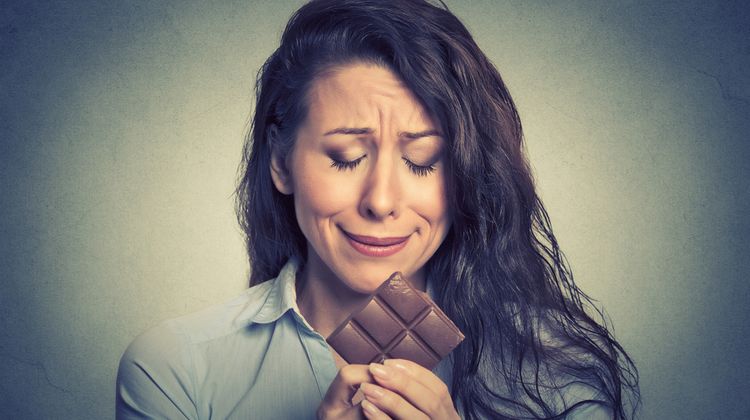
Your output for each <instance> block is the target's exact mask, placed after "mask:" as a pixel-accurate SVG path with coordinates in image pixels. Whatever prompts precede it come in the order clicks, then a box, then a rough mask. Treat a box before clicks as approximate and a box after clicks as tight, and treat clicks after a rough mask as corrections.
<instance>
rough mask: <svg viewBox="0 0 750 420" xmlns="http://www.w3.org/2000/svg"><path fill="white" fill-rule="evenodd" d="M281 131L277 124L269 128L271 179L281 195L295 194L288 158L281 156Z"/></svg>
mask: <svg viewBox="0 0 750 420" xmlns="http://www.w3.org/2000/svg"><path fill="white" fill-rule="evenodd" d="M278 136H279V129H278V127H277V126H276V125H275V124H271V126H270V127H268V143H269V144H270V145H271V179H272V180H273V184H274V185H275V186H276V189H277V190H279V192H280V193H282V194H285V195H289V194H292V193H293V192H294V188H293V183H292V173H291V172H290V171H289V168H288V165H287V159H286V156H281V155H280V154H279V149H278V147H276V145H277V144H278Z"/></svg>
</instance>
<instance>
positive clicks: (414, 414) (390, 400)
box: [361, 383, 429, 420]
mask: <svg viewBox="0 0 750 420" xmlns="http://www.w3.org/2000/svg"><path fill="white" fill-rule="evenodd" d="M361 389H362V392H364V394H365V397H366V399H365V400H364V401H362V402H363V403H364V402H365V401H367V402H370V403H372V404H373V405H375V406H376V407H377V408H378V409H380V410H381V411H383V412H384V413H385V414H387V415H388V416H390V417H392V418H396V419H417V420H419V419H429V417H427V415H426V414H425V413H423V412H422V411H420V410H419V409H418V408H417V407H415V406H413V405H412V404H411V403H409V401H407V400H406V399H404V397H402V396H401V395H399V394H397V393H396V392H393V391H391V390H390V389H387V388H383V387H382V386H378V385H375V384H370V383H363V384H362V388H361ZM362 408H363V410H364V408H365V407H364V406H363V407H362Z"/></svg>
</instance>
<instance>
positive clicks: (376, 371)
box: [370, 363, 390, 379]
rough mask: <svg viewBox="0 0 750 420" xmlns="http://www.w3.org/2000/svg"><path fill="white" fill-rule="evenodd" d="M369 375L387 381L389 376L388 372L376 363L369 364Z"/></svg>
mask: <svg viewBox="0 0 750 420" xmlns="http://www.w3.org/2000/svg"><path fill="white" fill-rule="evenodd" d="M370 373H372V374H373V375H375V376H379V377H380V378H382V379H388V377H389V376H390V375H389V374H388V370H387V369H385V368H384V367H383V365H380V364H377V363H370Z"/></svg>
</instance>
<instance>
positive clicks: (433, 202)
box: [410, 179, 450, 227]
mask: <svg viewBox="0 0 750 420" xmlns="http://www.w3.org/2000/svg"><path fill="white" fill-rule="evenodd" d="M410 195H411V196H412V197H413V198H414V203H416V207H415V210H416V212H417V213H419V214H420V215H421V216H422V217H423V218H424V219H426V220H427V221H429V223H430V224H433V225H435V224H440V223H449V220H450V216H449V212H448V208H447V203H448V199H447V196H446V189H445V184H444V182H443V181H442V180H441V179H439V180H438V181H437V182H431V183H421V184H418V185H415V186H414V187H412V188H411V191H410ZM435 227H437V226H435Z"/></svg>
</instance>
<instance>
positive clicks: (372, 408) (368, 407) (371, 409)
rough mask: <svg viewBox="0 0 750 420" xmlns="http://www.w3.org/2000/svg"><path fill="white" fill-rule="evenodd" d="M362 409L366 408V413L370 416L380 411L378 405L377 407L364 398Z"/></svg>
mask: <svg viewBox="0 0 750 420" xmlns="http://www.w3.org/2000/svg"><path fill="white" fill-rule="evenodd" d="M362 409H363V410H365V414H367V415H368V417H369V416H374V415H376V414H378V413H379V412H380V410H378V408H377V407H375V404H373V403H371V402H369V401H367V400H362Z"/></svg>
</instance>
